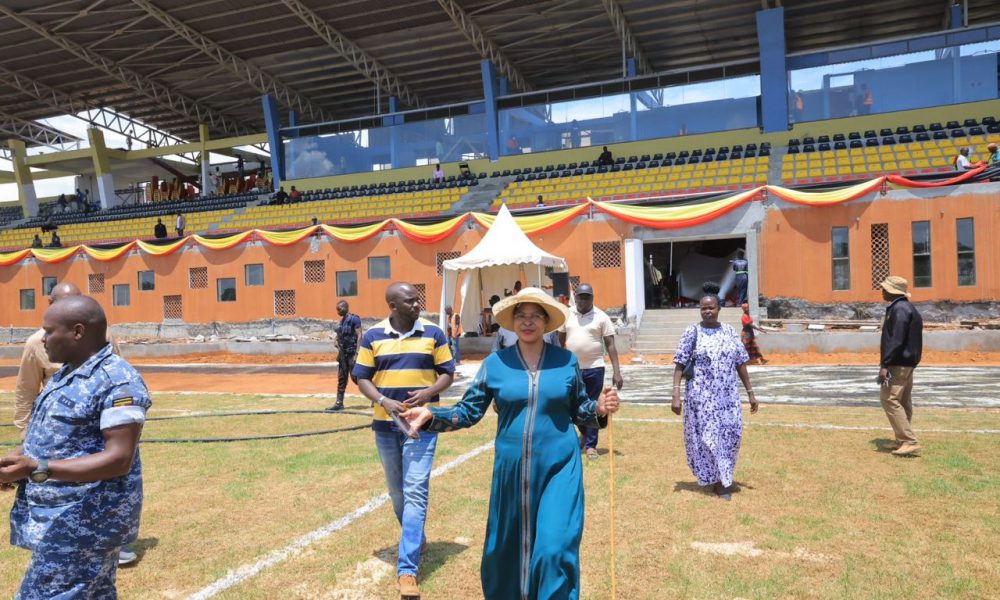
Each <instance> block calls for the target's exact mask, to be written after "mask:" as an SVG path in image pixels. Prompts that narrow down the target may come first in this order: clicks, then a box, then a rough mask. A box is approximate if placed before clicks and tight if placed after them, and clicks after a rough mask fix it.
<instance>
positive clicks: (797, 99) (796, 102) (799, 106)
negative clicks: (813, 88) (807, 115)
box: [792, 90, 806, 123]
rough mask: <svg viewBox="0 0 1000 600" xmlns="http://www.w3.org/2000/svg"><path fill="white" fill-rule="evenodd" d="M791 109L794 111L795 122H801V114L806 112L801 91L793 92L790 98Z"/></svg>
mask: <svg viewBox="0 0 1000 600" xmlns="http://www.w3.org/2000/svg"><path fill="white" fill-rule="evenodd" d="M792 107H793V108H794V109H795V122H796V123H798V122H800V121H802V113H804V112H805V110H806V102H805V99H804V98H803V97H802V90H798V91H796V92H795V96H794V97H793V98H792Z"/></svg>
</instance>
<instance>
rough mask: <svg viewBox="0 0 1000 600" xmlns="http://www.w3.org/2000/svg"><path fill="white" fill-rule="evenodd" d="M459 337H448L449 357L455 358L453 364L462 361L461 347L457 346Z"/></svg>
mask: <svg viewBox="0 0 1000 600" xmlns="http://www.w3.org/2000/svg"><path fill="white" fill-rule="evenodd" d="M458 340H459V338H448V347H449V348H451V357H452V358H454V359H455V364H458V363H460V362H462V349H461V348H459V346H458Z"/></svg>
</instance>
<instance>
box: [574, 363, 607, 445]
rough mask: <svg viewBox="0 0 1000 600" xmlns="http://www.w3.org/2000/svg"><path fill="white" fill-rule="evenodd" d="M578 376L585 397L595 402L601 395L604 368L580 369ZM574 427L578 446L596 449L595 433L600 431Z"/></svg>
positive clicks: (580, 426)
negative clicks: (581, 377) (584, 389)
mask: <svg viewBox="0 0 1000 600" xmlns="http://www.w3.org/2000/svg"><path fill="white" fill-rule="evenodd" d="M580 375H581V376H583V385H584V386H585V387H586V388H587V397H588V398H590V399H591V400H594V401H595V402H596V401H597V397H598V396H600V395H601V390H602V389H604V367H597V368H594V369H580ZM576 427H577V429H579V430H580V436H581V438H580V446H581V447H583V448H597V432H598V431H600V429H598V428H597V427H584V426H582V425H577V426H576Z"/></svg>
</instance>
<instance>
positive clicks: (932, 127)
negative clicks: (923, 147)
mask: <svg viewBox="0 0 1000 600" xmlns="http://www.w3.org/2000/svg"><path fill="white" fill-rule="evenodd" d="M928 129H930V130H931V131H941V130H942V129H944V127H943V126H942V125H941V124H940V123H931V124H930V126H928Z"/></svg>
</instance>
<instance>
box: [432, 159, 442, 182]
mask: <svg viewBox="0 0 1000 600" xmlns="http://www.w3.org/2000/svg"><path fill="white" fill-rule="evenodd" d="M442 181H444V169H442V168H441V163H438V164H436V165H434V183H441V182H442Z"/></svg>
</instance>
